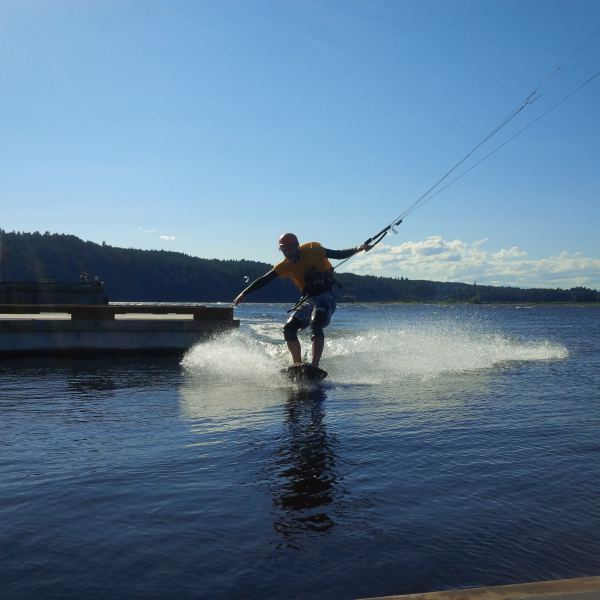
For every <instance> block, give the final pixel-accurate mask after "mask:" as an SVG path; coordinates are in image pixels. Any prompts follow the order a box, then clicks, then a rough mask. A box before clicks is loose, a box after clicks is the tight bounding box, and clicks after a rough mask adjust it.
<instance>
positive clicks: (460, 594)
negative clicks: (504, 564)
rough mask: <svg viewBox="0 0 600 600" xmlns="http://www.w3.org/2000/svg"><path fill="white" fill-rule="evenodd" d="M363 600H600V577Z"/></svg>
mask: <svg viewBox="0 0 600 600" xmlns="http://www.w3.org/2000/svg"><path fill="white" fill-rule="evenodd" d="M363 600H600V577H581V578H578V579H561V580H556V581H541V582H537V583H523V584H517V585H502V586H496V587H482V588H469V589H464V590H449V591H446V592H429V593H424V594H407V595H404V596H378V597H377V598H369V599H366V598H365V599H363Z"/></svg>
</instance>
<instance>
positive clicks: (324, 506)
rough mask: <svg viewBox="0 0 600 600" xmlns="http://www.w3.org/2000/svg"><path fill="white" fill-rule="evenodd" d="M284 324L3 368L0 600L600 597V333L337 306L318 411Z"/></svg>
mask: <svg viewBox="0 0 600 600" xmlns="http://www.w3.org/2000/svg"><path fill="white" fill-rule="evenodd" d="M285 308H287V306H283V305H245V306H242V307H240V309H239V310H238V316H239V317H240V318H242V319H243V321H242V327H241V330H240V331H239V332H236V333H234V334H231V335H228V336H226V337H224V338H221V339H219V340H215V341H211V342H208V343H205V344H202V345H198V346H196V347H195V348H193V349H192V350H191V351H190V352H189V353H188V354H187V355H186V356H185V357H184V359H183V361H180V360H174V359H152V360H149V359H140V358H131V359H120V360H113V361H110V360H71V361H65V360H36V361H31V360H29V361H19V362H4V363H3V365H2V371H1V375H0V416H1V420H0V447H1V462H0V596H3V597H6V598H11V599H18V598H32V597H40V598H61V599H68V598H77V599H78V600H80V599H81V598H92V599H93V598H111V599H118V598H128V599H130V598H144V599H146V598H184V599H185V598H217V599H219V598H223V599H224V598H227V599H231V598H259V597H260V598H354V597H360V596H375V595H384V594H400V593H411V592H419V591H430V590H439V589H446V588H454V587H464V586H474V585H495V584H505V583H516V582H525V581H532V580H541V579H551V578H562V577H574V576H583V575H598V574H600V327H599V321H600V309H598V308H579V307H534V308H526V307H522V308H519V307H500V306H446V307H444V306H416V305H415V306H412V305H411V306H402V305H342V306H341V307H340V308H339V310H338V312H337V313H336V315H335V317H334V320H333V324H332V326H331V328H330V329H329V335H330V337H329V338H328V341H327V346H326V350H325V357H324V360H323V363H322V366H323V367H324V368H325V369H327V370H329V372H330V378H329V379H328V380H327V381H326V383H325V384H324V385H322V386H320V387H316V388H314V389H309V388H301V387H298V386H293V385H290V384H288V383H286V382H285V381H283V380H281V379H280V378H279V377H278V375H277V373H278V369H279V368H281V367H282V366H283V365H284V364H285V363H286V361H287V355H286V350H285V348H284V347H283V345H282V344H281V342H280V341H279V331H280V321H281V320H282V319H283V318H284V315H285ZM304 339H306V338H304Z"/></svg>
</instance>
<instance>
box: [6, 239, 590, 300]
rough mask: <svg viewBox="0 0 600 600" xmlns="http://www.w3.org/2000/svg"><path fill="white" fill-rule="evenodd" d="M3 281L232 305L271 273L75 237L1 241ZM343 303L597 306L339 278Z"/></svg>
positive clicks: (559, 294)
mask: <svg viewBox="0 0 600 600" xmlns="http://www.w3.org/2000/svg"><path fill="white" fill-rule="evenodd" d="M1 252H2V257H1V269H2V271H1V275H2V281H39V280H56V281H60V282H72V281H78V280H79V276H80V274H81V273H82V272H85V273H87V274H88V275H89V277H90V279H92V278H93V277H94V276H95V275H98V276H99V277H100V279H101V280H102V281H103V282H104V286H105V291H106V294H107V296H108V297H109V298H110V300H112V301H140V302H143V301H146V302H230V301H231V300H232V299H233V298H234V297H235V296H236V295H237V294H238V293H239V292H240V291H241V290H242V289H243V288H244V287H245V286H246V285H247V283H246V282H245V278H247V279H249V280H250V281H252V280H254V279H255V278H256V277H258V276H259V275H263V274H264V273H266V272H267V271H268V270H269V269H270V268H271V266H272V265H269V264H266V263H261V262H255V261H249V260H217V259H206V258H195V257H193V256H189V255H187V254H183V253H180V252H169V251H166V250H135V249H132V248H115V247H112V246H108V245H106V244H105V243H102V244H95V243H93V242H84V241H83V240H81V239H79V238H77V237H75V236H74V235H64V234H51V233H48V232H46V233H44V234H40V233H38V232H35V233H21V232H11V233H7V232H4V233H2V240H1ZM336 279H337V280H338V281H339V283H340V284H341V286H342V287H341V288H340V289H339V291H338V294H337V295H338V299H339V300H340V301H342V302H344V301H346V302H348V301H357V302H358V301H361V302H368V301H379V302H381V301H410V302H431V301H450V302H452V301H458V302H476V303H478V302H600V293H599V292H598V291H596V290H591V289H587V288H582V287H577V288H571V289H569V290H562V289H522V288H516V287H493V286H483V285H475V284H466V283H444V282H436V281H425V280H415V279H406V278H404V277H400V278H391V277H374V276H370V275H353V274H350V273H346V274H339V275H336ZM297 297H298V292H297V291H296V289H295V288H294V287H293V285H292V284H291V283H290V282H289V281H288V280H275V281H274V282H272V283H271V284H270V285H268V286H267V287H265V288H263V289H261V290H259V291H257V292H255V293H253V294H252V296H250V297H249V300H251V301H254V302H291V301H294V300H295V299H296V298H297Z"/></svg>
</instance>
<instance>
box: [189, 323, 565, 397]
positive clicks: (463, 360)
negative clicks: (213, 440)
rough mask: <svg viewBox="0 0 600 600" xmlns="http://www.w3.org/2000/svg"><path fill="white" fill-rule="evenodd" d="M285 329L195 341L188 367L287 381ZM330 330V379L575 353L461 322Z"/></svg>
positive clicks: (238, 379)
mask: <svg viewBox="0 0 600 600" xmlns="http://www.w3.org/2000/svg"><path fill="white" fill-rule="evenodd" d="M280 330H281V327H280V325H279V324H274V323H265V322H259V323H248V324H246V325H245V327H244V328H243V329H242V330H240V331H237V332H234V333H230V334H226V335H223V336H220V337H217V338H214V339H212V340H210V341H208V342H204V343H201V344H198V345H196V346H194V348H192V349H191V350H190V351H189V352H188V353H187V354H186V356H185V357H184V359H183V363H182V364H183V366H184V367H185V369H186V370H187V372H188V373H189V374H190V375H192V376H194V375H198V376H200V377H202V379H203V381H205V382H214V383H230V384H231V383H234V384H235V383H239V384H244V383H246V384H253V385H259V386H261V387H262V386H265V387H273V386H281V385H284V384H285V380H284V379H283V377H281V376H280V375H279V370H280V369H282V368H283V367H285V366H287V365H288V364H289V353H288V351H287V348H286V346H285V343H284V342H283V341H282V340H281V331H280ZM328 334H329V337H328V338H327V339H326V346H325V352H324V354H323V359H322V363H321V366H322V367H323V368H325V369H326V370H327V371H328V372H329V381H331V382H335V383H344V384H380V383H394V382H401V381H406V380H407V379H415V378H416V379H431V378H435V377H438V376H442V375H445V374H452V373H468V372H473V371H481V370H485V369H492V368H496V367H499V366H500V365H505V364H506V365H507V364H510V363H511V362H529V361H549V360H561V359H564V358H566V357H567V356H568V350H567V349H566V348H565V347H564V346H562V345H560V344H557V343H553V342H549V341H547V340H532V341H524V340H519V339H516V338H513V337H511V336H508V335H506V334H504V333H498V332H489V331H480V330H478V329H477V328H475V327H472V326H469V325H463V324H457V323H455V322H448V323H439V324H436V325H435V326H434V325H431V324H429V325H425V324H422V323H421V324H419V323H417V324H414V325H411V326H410V327H404V328H402V329H387V330H383V329H369V330H364V331H357V330H352V331H340V330H335V329H331V330H329V331H328ZM301 341H302V344H303V348H304V349H307V348H309V347H310V340H309V338H308V337H307V336H302V337H301Z"/></svg>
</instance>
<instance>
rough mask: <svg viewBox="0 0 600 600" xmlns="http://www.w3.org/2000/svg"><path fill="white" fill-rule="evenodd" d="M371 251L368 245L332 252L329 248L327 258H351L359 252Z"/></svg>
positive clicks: (326, 250) (326, 253) (326, 249)
mask: <svg viewBox="0 0 600 600" xmlns="http://www.w3.org/2000/svg"><path fill="white" fill-rule="evenodd" d="M369 249H370V248H369V247H368V246H367V245H366V244H361V245H360V246H356V248H348V249H347V250H330V249H329V248H325V256H326V257H327V258H350V257H351V256H354V255H355V254H357V253H358V252H362V251H363V250H369Z"/></svg>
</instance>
